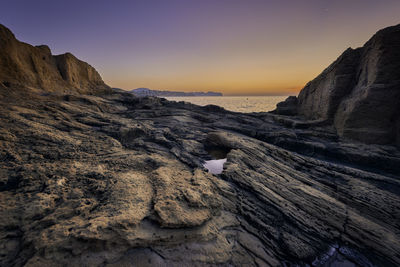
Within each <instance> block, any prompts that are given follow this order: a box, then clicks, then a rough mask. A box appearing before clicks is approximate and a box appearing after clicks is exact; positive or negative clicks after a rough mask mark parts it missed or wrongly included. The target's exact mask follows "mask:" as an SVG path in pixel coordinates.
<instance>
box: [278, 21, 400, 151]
mask: <svg viewBox="0 0 400 267" xmlns="http://www.w3.org/2000/svg"><path fill="white" fill-rule="evenodd" d="M293 103H294V102H293ZM293 105H297V106H295V107H294V108H295V109H297V114H298V115H301V116H303V117H305V118H306V119H312V120H315V119H322V120H327V121H329V122H331V123H332V124H333V125H334V126H335V128H336V130H337V133H338V134H339V135H340V136H343V137H347V138H350V139H355V140H359V141H362V142H366V143H377V144H388V143H397V144H400V135H399V130H398V129H399V115H400V114H399V113H400V112H399V106H400V25H397V26H393V27H389V28H386V29H383V30H381V31H379V32H378V33H376V34H375V35H374V36H373V37H372V38H371V39H370V40H369V41H368V42H367V43H366V44H365V45H364V46H363V47H361V48H357V49H355V50H353V49H351V48H349V49H347V50H346V51H345V52H344V53H343V54H342V55H341V56H340V57H339V58H338V59H337V60H336V61H335V62H333V63H332V64H331V65H330V66H329V67H328V68H327V69H325V70H324V71H323V72H322V73H321V74H320V75H319V76H318V77H317V78H315V79H314V80H312V81H311V82H309V83H308V84H307V85H306V86H305V87H304V88H303V89H302V90H301V92H300V94H299V96H298V102H297V104H293ZM276 112H277V113H280V114H284V113H283V112H281V111H280V110H279V108H278V109H277V111H276ZM284 115H287V114H284Z"/></svg>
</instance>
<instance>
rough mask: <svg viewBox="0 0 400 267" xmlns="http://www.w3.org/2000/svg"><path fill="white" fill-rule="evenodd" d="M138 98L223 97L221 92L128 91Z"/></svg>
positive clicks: (147, 89) (145, 89)
mask: <svg viewBox="0 0 400 267" xmlns="http://www.w3.org/2000/svg"><path fill="white" fill-rule="evenodd" d="M113 89H114V90H118V91H119V90H122V89H119V88H113ZM128 92H130V93H133V94H134V95H136V96H140V97H143V96H164V97H166V96H222V93H219V92H177V91H160V90H151V89H149V88H137V89H133V90H130V91H128Z"/></svg>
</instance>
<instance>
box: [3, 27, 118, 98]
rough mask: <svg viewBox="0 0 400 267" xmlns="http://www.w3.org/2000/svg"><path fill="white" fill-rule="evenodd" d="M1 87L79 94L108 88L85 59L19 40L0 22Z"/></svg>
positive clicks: (108, 90)
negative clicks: (53, 53) (52, 52)
mask: <svg viewBox="0 0 400 267" xmlns="http://www.w3.org/2000/svg"><path fill="white" fill-rule="evenodd" d="M0 87H3V88H11V87H20V88H22V87H23V88H29V89H30V90H44V91H47V92H69V93H71V92H76V93H82V94H101V93H107V92H111V88H110V87H109V86H107V85H106V84H105V83H104V82H103V80H102V78H101V77H100V75H99V73H98V72H97V71H96V70H95V69H94V68H93V67H92V66H90V65H89V64H87V63H86V62H83V61H81V60H79V59H77V58H76V57H75V56H73V55H72V54H71V53H66V54H62V55H57V56H53V55H52V54H51V51H50V48H49V47H48V46H46V45H41V46H36V47H35V46H32V45H29V44H26V43H23V42H20V41H18V40H17V39H16V38H15V36H14V34H13V33H12V32H11V31H10V30H9V29H8V28H6V27H5V26H3V25H1V24H0Z"/></svg>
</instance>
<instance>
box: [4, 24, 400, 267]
mask: <svg viewBox="0 0 400 267" xmlns="http://www.w3.org/2000/svg"><path fill="white" fill-rule="evenodd" d="M3 30H4V29H3ZM2 35H4V33H2ZM8 36H12V35H10V34H8ZM2 42H3V39H2ZM14 45H16V46H21V45H23V46H24V47H25V48H24V49H22V50H18V48H12V47H9V48H8V49H9V50H7V51H19V52H15V54H14V55H13V56H10V55H4V54H3V52H1V51H4V50H0V52H1V53H2V54H0V58H2V59H8V60H9V61H8V63H7V64H4V63H3V62H2V63H1V64H2V65H1V66H2V69H1V70H2V71H1V73H2V75H3V76H2V77H8V78H7V79H8V80H7V82H8V81H10V83H9V84H7V86H6V87H0V93H1V92H24V93H20V94H18V93H14V94H7V93H6V94H0V96H2V97H0V162H1V167H0V266H41V267H42V266H338V264H340V263H341V264H346V265H347V266H356V265H357V266H399V265H400V224H399V222H400V176H399V173H400V151H399V150H398V149H396V148H395V147H394V146H383V145H371V144H369V145H367V144H354V143H351V142H345V141H343V140H342V141H340V140H339V141H338V137H337V134H336V132H335V130H334V129H333V128H332V127H330V126H326V125H323V124H316V123H305V122H296V121H295V120H288V119H286V118H284V117H283V116H277V115H274V114H269V113H251V114H242V113H235V112H229V111H226V110H224V109H223V108H220V107H217V106H205V107H200V106H196V105H193V104H189V103H185V102H171V101H167V100H165V99H162V98H156V97H144V98H138V97H135V96H134V95H132V94H130V93H124V92H111V93H109V94H103V95H101V96H100V95H88V94H85V95H84V94H81V95H79V94H77V91H79V90H80V91H81V92H84V93H93V94H96V93H97V92H96V91H95V90H96V89H95V87H90V88H89V89H87V90H86V89H85V88H86V87H83V86H84V84H88V81H90V80H91V79H92V78H93V77H92V76H91V75H94V74H93V73H95V72H92V74H91V75H89V74H88V75H87V76H85V75H81V74H79V71H77V69H76V68H74V67H73V66H74V65H73V63H72V62H78V63H79V61H77V60H75V59H71V58H70V56H69V55H65V56H64V57H63V58H62V59H60V58H59V59H54V58H53V59H52V60H54V61H52V62H53V63H54V64H55V63H56V62H61V63H60V64H61V65H62V64H64V63H62V62H63V61H65V62H70V64H72V66H70V67H71V68H70V67H67V66H66V64H64V65H63V66H64V67H62V68H55V69H57V70H58V69H61V71H60V72H59V74H57V72H55V71H54V69H53V67H52V66H56V65H53V63H51V64H50V63H49V64H48V65H44V66H47V67H46V69H45V70H46V71H48V72H49V73H48V74H49V76H46V77H48V78H47V79H44V80H43V81H42V80H41V77H44V76H41V75H42V74H43V73H42V72H37V71H36V72H35V71H34V70H33V68H31V67H32V66H38V65H37V64H33V65H31V66H30V67H29V68H28V67H27V66H25V65H24V64H26V61H24V60H20V61H18V62H14V61H15V60H17V59H19V58H21V59H24V58H25V56H27V55H31V54H33V52H32V51H35V52H34V53H38V55H42V54H40V53H42V52H43V53H45V52H44V51H47V48H46V47H41V48H34V47H31V46H28V45H26V44H20V43H18V42H14ZM25 49H26V51H25ZM42 50H43V51H42ZM24 51H25V52H24ZM20 53H22V54H20ZM46 54H47V55H49V53H47V52H46ZM31 58H35V60H36V56H31ZM12 60H14V61H12ZM79 65H80V63H79ZM6 66H10V70H8V69H7V68H6ZM21 66H23V67H24V68H22V67H21ZM20 69H23V70H25V71H24V72H18V73H14V72H13V71H14V70H20ZM4 73H6V75H4ZM22 73H23V74H24V75H25V76H24V75H22ZM39 73H42V74H39ZM46 73H47V72H46ZM61 73H63V75H62V74H61ZM53 74H54V76H51V75H53ZM56 74H57V75H59V76H60V77H62V79H61V78H60V77H59V76H57V75H56ZM18 75H20V76H18ZM94 76H97V75H94ZM10 77H14V79H15V80H11V78H10ZM16 77H20V78H21V80H18V79H17V78H16ZM78 77H83V81H80V80H76V78H78ZM90 77H92V78H90ZM30 79H31V80H30ZM51 79H54V84H55V87H53V86H52V84H51V83H50V80H51ZM95 80H98V79H97V78H95ZM3 81H4V80H3ZM22 83H23V84H22ZM18 84H22V85H21V86H24V87H27V85H29V86H37V87H34V88H33V87H32V89H30V93H29V94H25V92H28V91H27V90H25V91H20V89H21V87H20V86H19V85H18ZM44 84H45V85H46V86H44ZM89 84H91V83H90V82H89ZM64 85H65V86H66V87H63V86H64ZM79 86H82V87H79ZM54 88H56V89H57V90H58V91H57V93H49V94H43V91H42V90H44V89H48V90H49V91H53V90H55V89H54ZM64 88H67V89H68V90H71V91H72V93H73V94H70V93H63V90H65V89H64ZM102 88H105V87H101V86H100V89H99V91H102V90H103V89H102ZM38 89H40V90H41V91H40V90H38ZM291 101H292V100H289V101H288V102H291ZM286 125H287V126H288V127H287V126H286ZM293 126H296V127H293ZM211 150H214V151H220V153H224V155H226V158H227V162H226V164H225V166H224V170H223V172H222V173H221V174H219V175H212V174H211V173H208V172H207V170H206V169H205V168H204V167H203V163H204V161H205V160H210V159H211V155H210V154H209V151H211Z"/></svg>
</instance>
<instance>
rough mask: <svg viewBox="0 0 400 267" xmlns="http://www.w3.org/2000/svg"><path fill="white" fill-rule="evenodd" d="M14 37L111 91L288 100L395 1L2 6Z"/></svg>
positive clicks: (11, 0) (398, 17)
mask: <svg viewBox="0 0 400 267" xmlns="http://www.w3.org/2000/svg"><path fill="white" fill-rule="evenodd" d="M0 23H1V24H4V25H5V26H7V27H8V28H10V29H11V30H12V31H13V32H14V33H15V35H16V37H17V38H18V39H19V40H21V41H24V42H27V43H31V44H34V45H39V44H47V45H49V46H50V48H51V49H52V52H53V54H60V53H65V52H67V51H68V52H71V53H73V54H74V55H75V56H77V57H78V58H80V59H82V60H84V61H87V62H88V63H90V64H91V65H92V66H94V67H95V68H96V69H97V70H98V71H99V72H100V74H101V75H102V77H103V79H104V80H105V82H106V83H107V84H109V85H110V86H112V87H119V88H123V89H134V88H137V87H148V88H151V89H159V90H176V91H209V90H213V91H219V92H223V93H224V94H226V95H237V94H239V95H249V94H254V95H264V94H288V93H289V94H290V93H291V94H293V93H297V92H298V91H299V90H300V89H301V88H302V87H303V86H304V85H305V83H306V82H308V81H309V80H311V79H313V78H314V77H315V76H316V75H318V74H319V73H320V72H321V71H322V70H323V69H324V68H325V67H327V66H328V65H329V64H330V63H331V62H332V61H333V60H335V59H336V58H337V57H338V56H339V55H340V54H341V53H342V52H343V51H344V50H345V49H346V48H348V47H353V48H355V47H358V46H361V45H363V44H364V43H365V42H366V41H367V40H368V39H369V38H370V37H371V36H372V34H374V33H375V32H376V31H377V30H378V29H381V28H383V27H386V26H390V25H395V24H399V23H400V1H399V0H337V1H334V0H329V1H328V0H292V1H289V0H275V1H272V0H181V1H177V0H158V1H156V0H147V1H145V0H143V1H118V0H115V1H110V0H109V1H83V0H81V1H72V0H70V1H55V0H53V1H50V0H47V1H41V0H35V1H32V0H29V1H28V0H26V1H20V0H2V1H1V8H0Z"/></svg>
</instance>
